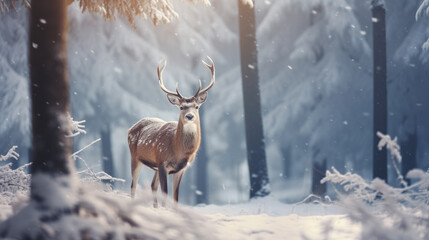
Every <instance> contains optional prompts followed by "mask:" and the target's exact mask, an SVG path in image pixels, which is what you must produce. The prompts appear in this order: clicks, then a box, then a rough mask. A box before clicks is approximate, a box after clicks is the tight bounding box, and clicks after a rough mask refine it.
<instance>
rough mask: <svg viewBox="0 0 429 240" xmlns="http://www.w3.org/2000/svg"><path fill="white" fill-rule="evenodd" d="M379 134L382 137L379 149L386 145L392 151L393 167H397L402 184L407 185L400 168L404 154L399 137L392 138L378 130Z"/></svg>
mask: <svg viewBox="0 0 429 240" xmlns="http://www.w3.org/2000/svg"><path fill="white" fill-rule="evenodd" d="M377 136H378V137H379V138H380V141H379V142H378V150H380V151H381V149H382V148H383V147H384V146H386V148H387V150H389V152H390V156H392V164H393V168H394V169H395V172H396V175H397V176H398V180H399V181H400V183H401V184H402V186H404V187H406V186H407V182H406V181H405V180H404V176H402V174H401V171H400V170H399V167H398V164H400V163H401V162H402V156H401V152H400V150H401V148H400V147H399V144H398V138H397V137H395V138H394V139H393V140H392V138H391V137H390V136H389V135H388V134H386V135H384V134H383V133H381V132H377Z"/></svg>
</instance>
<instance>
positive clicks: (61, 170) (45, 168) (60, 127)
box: [29, 0, 74, 197]
mask: <svg viewBox="0 0 429 240" xmlns="http://www.w3.org/2000/svg"><path fill="white" fill-rule="evenodd" d="M66 40H67V11H66V2H65V1H58V0H36V1H32V4H31V18H30V40H29V53H30V57H29V61H30V62H29V64H30V82H31V88H30V91H31V103H32V105H31V106H32V132H33V136H32V137H33V140H32V141H33V152H32V157H31V159H32V161H33V164H32V165H31V172H32V174H33V176H34V175H35V174H37V173H42V174H50V175H52V176H54V177H55V176H66V175H70V174H71V172H72V171H73V169H74V168H73V166H72V164H71V161H70V158H69V157H70V154H71V140H70V138H67V137H66V135H67V134H68V126H69V123H68V118H67V114H68V112H69V82H68V78H67V52H66V50H67V45H66V44H67V43H66ZM34 184H35V183H34V182H32V185H34ZM32 187H33V186H32ZM34 194H35V193H34V192H32V197H33V195H34Z"/></svg>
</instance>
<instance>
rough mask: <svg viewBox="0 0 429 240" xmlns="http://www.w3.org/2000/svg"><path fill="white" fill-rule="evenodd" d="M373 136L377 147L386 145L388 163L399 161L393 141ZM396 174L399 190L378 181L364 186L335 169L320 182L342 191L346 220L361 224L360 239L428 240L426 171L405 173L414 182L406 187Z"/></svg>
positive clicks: (428, 175) (428, 177)
mask: <svg viewBox="0 0 429 240" xmlns="http://www.w3.org/2000/svg"><path fill="white" fill-rule="evenodd" d="M377 135H378V136H379V137H380V138H381V140H380V142H379V148H380V149H381V147H383V146H386V147H387V149H388V150H389V151H390V154H391V156H392V161H393V162H394V163H395V160H397V161H398V162H399V161H400V159H401V155H400V152H399V146H398V145H397V143H396V142H397V139H396V138H395V139H393V140H392V139H391V138H390V136H388V135H383V134H381V133H377ZM395 168H397V167H396V166H395ZM397 173H398V171H397ZM398 175H399V176H398V179H399V180H400V181H401V183H402V185H403V187H399V188H395V187H392V186H389V185H388V184H386V183H385V182H384V181H383V180H381V179H378V178H376V179H374V180H372V181H371V182H369V183H368V182H366V181H365V180H364V179H363V178H362V177H361V176H359V175H357V174H352V173H346V174H341V173H340V172H338V171H337V170H336V169H335V168H332V172H330V171H327V172H326V177H325V178H324V179H322V181H321V182H322V183H324V182H331V183H334V184H339V185H341V186H342V188H343V189H344V190H345V191H346V193H347V194H346V195H341V196H340V199H341V203H342V204H343V205H344V207H345V210H346V212H347V213H348V216H349V217H350V219H351V220H353V221H356V222H359V223H360V224H362V233H361V239H365V240H367V239H398V240H399V239H429V170H428V171H427V172H424V171H422V170H420V169H414V170H411V171H410V172H408V174H407V178H409V179H416V182H415V183H414V184H412V185H410V186H407V184H406V182H405V181H404V180H403V177H402V176H401V175H400V174H398Z"/></svg>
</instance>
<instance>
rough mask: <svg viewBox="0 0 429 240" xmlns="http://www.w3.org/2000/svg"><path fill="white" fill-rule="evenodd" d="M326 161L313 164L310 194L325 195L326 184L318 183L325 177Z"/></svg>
mask: <svg viewBox="0 0 429 240" xmlns="http://www.w3.org/2000/svg"><path fill="white" fill-rule="evenodd" d="M325 173H326V160H323V161H322V162H313V178H312V183H311V192H312V193H313V194H315V195H318V196H322V195H324V194H325V193H326V183H323V184H322V183H320V180H322V178H324V177H325Z"/></svg>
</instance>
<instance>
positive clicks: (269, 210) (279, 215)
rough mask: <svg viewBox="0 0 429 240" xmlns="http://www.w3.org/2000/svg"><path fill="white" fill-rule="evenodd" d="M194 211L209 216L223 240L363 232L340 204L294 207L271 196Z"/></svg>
mask: <svg viewBox="0 0 429 240" xmlns="http://www.w3.org/2000/svg"><path fill="white" fill-rule="evenodd" d="M192 210H194V211H196V212H198V213H200V214H202V215H203V216H205V217H207V219H208V221H209V222H210V223H211V225H212V226H213V227H214V228H215V229H217V231H218V232H220V233H221V234H222V238H223V239H358V238H359V236H360V235H359V233H360V230H361V226H360V224H357V223H352V222H351V221H350V220H349V219H348V218H347V216H346V215H345V214H343V213H342V210H341V208H339V207H338V206H336V205H330V206H327V205H320V204H311V203H310V204H300V205H291V204H284V203H281V202H279V201H277V200H275V199H274V198H271V197H267V198H264V199H258V200H253V201H250V202H248V203H242V204H234V205H223V206H214V205H208V206H197V207H193V208H192Z"/></svg>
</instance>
